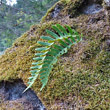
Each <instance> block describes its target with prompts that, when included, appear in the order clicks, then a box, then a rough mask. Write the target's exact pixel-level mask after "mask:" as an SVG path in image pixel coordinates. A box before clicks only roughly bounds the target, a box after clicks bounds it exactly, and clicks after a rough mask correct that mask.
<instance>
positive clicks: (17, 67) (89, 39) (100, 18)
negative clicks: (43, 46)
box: [0, 0, 110, 110]
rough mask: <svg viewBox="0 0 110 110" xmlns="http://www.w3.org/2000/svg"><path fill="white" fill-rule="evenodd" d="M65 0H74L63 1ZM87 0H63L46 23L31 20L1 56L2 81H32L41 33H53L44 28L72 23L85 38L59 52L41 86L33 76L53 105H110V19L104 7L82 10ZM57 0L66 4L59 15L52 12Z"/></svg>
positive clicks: (95, 109)
mask: <svg viewBox="0 0 110 110" xmlns="http://www.w3.org/2000/svg"><path fill="white" fill-rule="evenodd" d="M64 1H69V2H68V3H67V4H66V3H65V4H64ZM99 1H100V0H99ZM83 2H85V1H84V0H61V1H59V2H58V3H56V4H55V5H54V7H52V8H51V9H50V10H49V11H48V13H47V14H46V16H45V17H44V18H43V20H42V23H40V24H37V25H34V26H32V27H31V29H30V30H29V31H28V32H26V33H25V34H23V35H22V36H21V37H20V38H18V39H17V40H16V41H15V42H14V44H13V46H12V47H11V48H9V49H8V50H7V51H6V52H5V54H4V55H3V56H1V57H0V81H3V80H7V81H13V79H15V80H16V79H22V80H23V82H24V83H25V84H26V85H27V82H28V78H29V76H30V75H31V73H30V72H29V71H30V67H31V64H32V62H33V60H32V58H34V56H35V48H36V47H37V48H38V47H39V46H40V45H39V44H37V43H36V41H39V38H40V36H41V35H44V36H48V35H47V33H46V32H45V29H49V30H51V26H52V25H55V24H61V25H62V26H64V25H65V24H67V25H69V26H70V27H72V28H74V29H75V30H76V31H77V32H78V33H83V35H84V37H83V41H82V42H80V43H78V44H77V45H74V46H71V48H70V51H68V53H66V54H64V55H63V56H62V57H60V59H59V60H58V62H57V63H56V64H55V65H54V68H53V69H52V71H51V73H52V74H50V75H49V80H48V83H47V86H45V88H44V89H43V90H42V91H40V88H41V82H40V78H38V79H37V80H36V81H35V82H34V84H33V86H32V89H33V90H34V91H35V93H36V94H37V96H38V97H39V98H40V99H41V101H42V102H43V104H44V105H45V106H46V108H47V109H48V110H61V109H64V110H68V109H84V110H109V109H110V41H109V40H110V36H109V33H110V29H109V24H108V22H107V20H106V19H107V18H106V15H105V11H104V10H102V11H101V12H100V13H97V14H93V15H86V14H80V12H79V9H81V7H82V6H83ZM56 6H62V9H61V10H60V12H59V14H58V16H57V17H55V18H52V17H51V13H52V12H53V10H54V9H55V7H56ZM77 13H79V14H77ZM53 32H54V31H53ZM1 109H2V108H1Z"/></svg>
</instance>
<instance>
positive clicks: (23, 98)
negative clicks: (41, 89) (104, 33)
mask: <svg viewBox="0 0 110 110" xmlns="http://www.w3.org/2000/svg"><path fill="white" fill-rule="evenodd" d="M25 88H26V86H25V85H24V83H23V81H22V80H14V81H13V82H7V81H6V82H4V81H3V82H1V83H0V100H1V103H0V104H1V105H2V106H3V105H4V106H5V107H6V110H8V108H9V107H11V108H13V107H14V108H16V106H15V104H17V106H18V104H20V105H19V106H21V107H22V109H23V110H45V107H44V105H43V104H42V103H41V101H40V100H39V98H38V97H37V96H36V94H35V93H34V91H32V90H31V89H29V90H27V91H26V92H25V93H23V90H24V89H25ZM7 103H8V104H7ZM19 106H18V107H19ZM19 110H20V109H19Z"/></svg>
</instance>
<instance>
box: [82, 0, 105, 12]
mask: <svg viewBox="0 0 110 110" xmlns="http://www.w3.org/2000/svg"><path fill="white" fill-rule="evenodd" d="M102 9H103V7H102V6H101V4H100V3H97V2H96V1H95V0H91V1H90V0H88V1H87V2H85V3H84V4H83V5H82V7H81V9H80V11H81V13H84V14H95V13H99V12H100V11H102Z"/></svg>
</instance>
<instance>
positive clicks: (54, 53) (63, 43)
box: [25, 24, 82, 91]
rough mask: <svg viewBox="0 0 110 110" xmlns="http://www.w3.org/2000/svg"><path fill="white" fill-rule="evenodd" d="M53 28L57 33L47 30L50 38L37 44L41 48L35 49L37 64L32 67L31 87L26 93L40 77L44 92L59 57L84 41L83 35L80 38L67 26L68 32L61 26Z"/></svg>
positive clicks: (42, 37)
mask: <svg viewBox="0 0 110 110" xmlns="http://www.w3.org/2000/svg"><path fill="white" fill-rule="evenodd" d="M52 28H53V29H54V30H55V31H56V33H54V32H52V31H50V30H46V32H47V33H48V34H49V35H50V36H41V37H40V38H41V39H40V40H39V41H38V42H37V43H38V44H40V45H41V47H40V48H36V49H35V50H36V51H37V53H36V54H35V56H36V57H35V58H33V59H34V60H35V61H36V62H34V63H32V65H34V66H33V67H31V77H29V82H28V84H29V86H28V87H27V88H26V89H25V91H26V90H27V89H28V88H30V87H31V86H32V84H33V83H34V82H35V80H36V79H37V77H38V76H39V75H40V80H41V82H42V87H41V90H42V89H43V88H44V86H45V85H46V84H47V82H48V77H49V74H50V72H51V70H52V68H53V65H54V64H55V63H56V62H57V60H58V57H59V56H61V55H63V54H64V53H66V52H67V50H68V49H69V48H70V47H71V46H72V45H73V44H76V43H78V42H79V41H81V39H82V37H81V36H82V35H81V36H80V35H79V34H78V32H76V31H75V30H73V29H72V28H71V27H69V26H67V25H66V29H67V30H66V29H65V28H64V27H62V26H61V25H60V24H56V25H53V26H52Z"/></svg>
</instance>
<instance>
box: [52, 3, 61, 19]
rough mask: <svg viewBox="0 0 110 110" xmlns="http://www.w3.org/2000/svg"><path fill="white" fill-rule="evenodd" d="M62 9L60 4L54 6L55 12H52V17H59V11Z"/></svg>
mask: <svg viewBox="0 0 110 110" xmlns="http://www.w3.org/2000/svg"><path fill="white" fill-rule="evenodd" d="M61 9H62V7H61V6H59V5H57V6H56V7H55V8H54V10H53V12H52V13H51V17H52V18H55V17H57V16H58V14H59V12H60V11H61Z"/></svg>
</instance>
